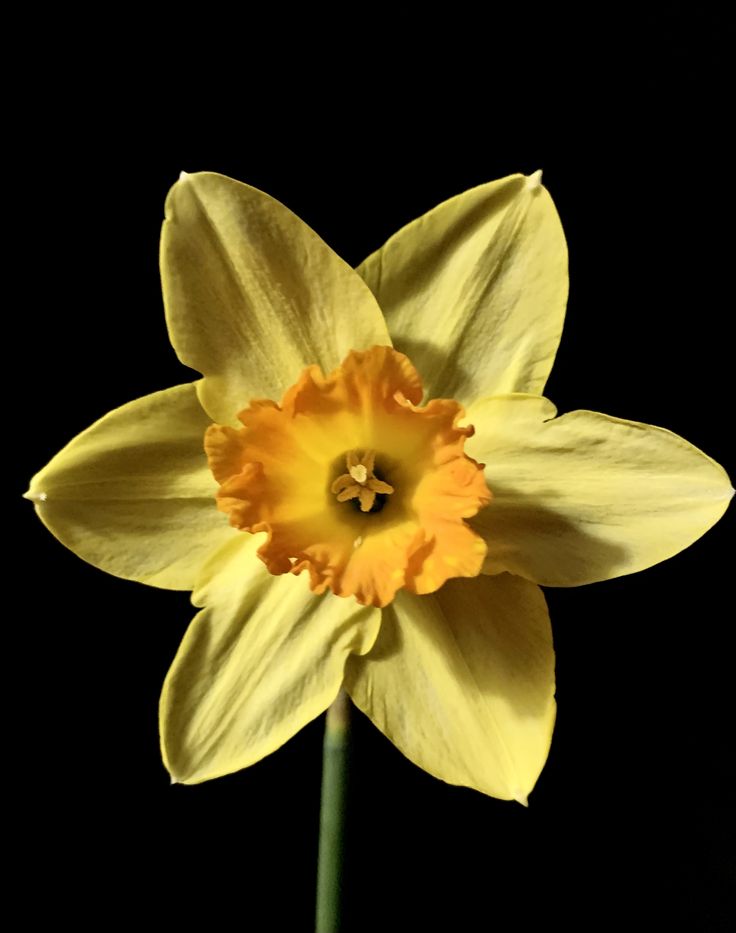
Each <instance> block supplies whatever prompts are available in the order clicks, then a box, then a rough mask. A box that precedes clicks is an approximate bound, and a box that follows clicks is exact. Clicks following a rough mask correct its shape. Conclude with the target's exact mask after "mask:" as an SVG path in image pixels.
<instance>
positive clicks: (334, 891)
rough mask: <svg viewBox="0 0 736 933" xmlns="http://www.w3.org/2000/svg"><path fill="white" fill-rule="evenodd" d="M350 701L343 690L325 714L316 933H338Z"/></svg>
mask: <svg viewBox="0 0 736 933" xmlns="http://www.w3.org/2000/svg"><path fill="white" fill-rule="evenodd" d="M349 741H350V700H349V699H348V695H347V694H346V693H345V691H344V690H341V691H340V693H339V694H338V695H337V697H336V699H335V701H334V703H333V704H332V706H330V708H329V709H328V710H327V724H326V725H325V738H324V746H323V751H322V801H321V808H320V817H319V862H318V866H317V923H316V933H339V930H340V906H341V904H340V901H341V894H342V884H341V880H342V852H343V836H344V829H345V796H346V791H347V783H348V770H347V760H348V747H349Z"/></svg>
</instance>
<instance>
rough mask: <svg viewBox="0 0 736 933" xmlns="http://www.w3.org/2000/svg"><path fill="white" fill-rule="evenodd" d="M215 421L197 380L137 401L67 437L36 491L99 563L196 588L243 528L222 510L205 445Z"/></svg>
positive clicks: (50, 517)
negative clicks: (209, 561) (207, 563)
mask: <svg viewBox="0 0 736 933" xmlns="http://www.w3.org/2000/svg"><path fill="white" fill-rule="evenodd" d="M209 423H210V421H209V418H208V417H207V415H206V414H205V413H204V411H203V410H202V407H201V405H200V404H199V401H198V400H197V394H196V390H195V386H194V385H191V384H190V385H182V386H176V387H174V388H172V389H166V390H164V391H163V392H154V393H153V394H152V395H147V396H145V397H144V398H139V399H136V400H135V401H133V402H130V403H128V404H127V405H123V406H122V407H121V408H116V409H115V410H114V411H111V412H110V413H109V414H107V415H105V416H104V418H101V419H100V420H99V421H97V422H95V424H93V425H92V426H91V427H90V428H88V429H87V430H86V431H83V432H82V433H81V434H80V435H78V436H77V437H75V438H74V440H72V441H71V442H70V443H69V444H67V446H66V447H65V448H64V449H63V450H62V451H60V453H58V454H57V455H56V456H55V457H54V458H53V460H51V461H50V462H49V464H48V465H47V466H45V467H44V468H43V469H42V470H41V471H40V472H39V473H37V474H36V476H34V477H33V480H32V481H31V487H30V489H29V491H28V492H27V493H26V497H27V498H29V499H31V500H32V501H33V503H34V505H35V506H36V510H37V512H38V515H39V517H40V518H41V520H42V521H43V523H44V524H45V525H46V527H47V528H48V529H49V531H51V532H52V534H54V535H55V536H56V537H57V538H58V539H59V541H61V543H62V544H65V545H66V546H67V547H68V548H70V549H71V550H72V551H74V553H75V554H77V555H78V556H79V557H81V558H83V559H84V560H86V561H89V563H91V564H94V565H95V567H100V568H101V569H102V570H106V571H107V572H108V573H112V574H115V576H118V577H125V578H126V579H128V580H138V581H139V582H140V583H149V584H151V585H152V586H160V587H164V588H165V589H172V590H189V589H191V588H192V587H193V586H194V582H195V580H196V576H197V574H198V572H199V570H200V568H201V566H202V563H203V562H204V560H206V558H207V557H208V556H209V555H210V554H211V553H212V552H213V551H215V550H216V549H217V548H218V547H220V545H222V544H223V543H225V542H226V541H227V540H229V539H231V538H232V537H233V536H234V535H235V534H237V533H236V532H235V531H234V530H233V529H232V528H229V527H228V524H227V519H226V518H225V517H224V516H223V515H222V514H221V513H219V512H218V511H217V506H216V502H215V492H216V491H217V484H216V483H215V481H214V479H213V477H212V473H211V472H210V470H209V468H208V466H207V458H206V456H205V453H204V432H205V430H206V428H207V426H208V425H209Z"/></svg>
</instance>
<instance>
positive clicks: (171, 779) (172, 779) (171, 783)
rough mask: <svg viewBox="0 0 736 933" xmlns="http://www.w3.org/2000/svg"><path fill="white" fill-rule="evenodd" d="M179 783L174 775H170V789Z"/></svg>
mask: <svg viewBox="0 0 736 933" xmlns="http://www.w3.org/2000/svg"><path fill="white" fill-rule="evenodd" d="M178 783H179V782H178V781H177V779H176V778H175V777H174V775H173V774H170V775H169V786H170V787H173V786H174V784H178Z"/></svg>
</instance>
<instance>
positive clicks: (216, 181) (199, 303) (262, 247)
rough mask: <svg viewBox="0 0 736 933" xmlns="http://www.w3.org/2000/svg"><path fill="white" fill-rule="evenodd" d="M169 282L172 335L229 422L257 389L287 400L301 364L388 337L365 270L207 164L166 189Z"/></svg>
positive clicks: (207, 398) (330, 363) (208, 400)
mask: <svg viewBox="0 0 736 933" xmlns="http://www.w3.org/2000/svg"><path fill="white" fill-rule="evenodd" d="M161 279H162V283H163V291H164V304H165V307H166V319H167V322H168V326H169V334H170V337H171V342H172V344H173V346H174V349H175V350H176V352H177V354H178V356H179V359H180V360H181V361H182V362H183V363H186V365H187V366H191V367H193V368H194V369H197V370H199V371H200V372H201V373H203V374H204V376H205V379H204V381H203V382H202V384H201V387H200V399H201V401H202V404H203V406H204V408H205V409H206V411H207V412H208V413H209V414H210V416H211V417H212V418H213V420H215V421H219V422H220V423H225V424H228V423H232V422H234V421H235V417H236V414H237V412H239V411H240V410H241V409H242V408H244V407H245V406H246V405H247V404H248V403H249V402H250V400H251V399H252V398H258V397H262V396H267V397H269V398H280V397H281V394H282V392H283V391H284V389H285V388H286V387H287V386H289V385H291V384H292V383H293V382H294V381H295V380H296V378H297V376H298V375H299V373H300V371H301V370H302V369H303V368H304V367H305V366H307V365H309V364H311V363H318V364H320V365H321V366H322V368H323V369H324V371H325V372H329V371H330V370H331V369H333V368H334V367H335V366H337V364H338V363H339V362H340V361H341V360H342V358H343V357H344V356H345V355H346V353H347V352H348V351H349V350H351V349H364V348H366V347H369V346H372V345H373V344H390V343H391V341H390V338H389V336H388V332H387V330H386V325H385V322H384V320H383V316H382V314H381V311H380V308H379V307H378V305H377V303H376V300H375V298H374V297H373V295H372V294H371V292H370V291H369V289H368V288H367V287H366V286H365V284H364V283H363V281H362V280H361V278H360V277H359V276H358V275H356V273H355V272H354V271H353V270H352V269H351V268H350V266H348V265H347V263H345V262H344V261H343V260H342V259H340V257H339V256H337V255H336V254H335V253H334V252H333V251H332V250H331V249H330V248H329V247H328V246H327V245H326V244H325V243H324V242H323V241H322V240H321V239H320V238H319V237H318V236H317V234H316V233H314V231H313V230H311V229H310V228H309V227H308V226H307V225H306V224H305V223H303V221H301V220H300V219H299V218H298V217H297V216H296V215H295V214H293V213H292V212H291V211H290V210H288V208H286V207H284V205H283V204H281V203H279V202H278V201H276V200H274V199H273V198H271V197H269V196H268V195H267V194H264V193H263V192H262V191H258V190H257V189H256V188H251V187H250V186H248V185H244V184H241V183H240V182H237V181H233V180H232V179H231V178H226V177H224V176H223V175H216V174H213V173H209V172H202V173H197V174H194V175H185V176H183V178H182V179H181V180H180V181H179V182H177V183H176V184H175V185H174V186H173V188H172V189H171V191H170V192H169V195H168V198H167V200H166V220H165V222H164V225H163V229H162V233H161Z"/></svg>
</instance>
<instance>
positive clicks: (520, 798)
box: [514, 793, 529, 807]
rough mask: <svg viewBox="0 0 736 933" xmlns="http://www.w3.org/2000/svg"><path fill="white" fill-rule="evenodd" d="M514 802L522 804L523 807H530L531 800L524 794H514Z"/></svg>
mask: <svg viewBox="0 0 736 933" xmlns="http://www.w3.org/2000/svg"><path fill="white" fill-rule="evenodd" d="M514 800H515V801H516V802H517V803H520V804H521V805H522V807H528V806H529V798H528V797H527V796H526V795H525V794H522V793H516V794H514Z"/></svg>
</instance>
